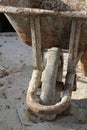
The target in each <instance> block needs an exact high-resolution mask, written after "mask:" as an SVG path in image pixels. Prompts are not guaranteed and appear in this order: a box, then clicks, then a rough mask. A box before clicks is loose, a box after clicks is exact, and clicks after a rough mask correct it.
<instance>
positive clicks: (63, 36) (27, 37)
mask: <svg viewBox="0 0 87 130" xmlns="http://www.w3.org/2000/svg"><path fill="white" fill-rule="evenodd" d="M57 2H58V3H57V4H58V6H56V7H55V6H54V7H52V5H55V3H56V0H54V1H52V0H50V2H49V3H47V1H46V0H43V1H41V0H37V1H36V0H26V1H25V0H15V1H14V0H2V1H1V2H0V12H3V13H5V14H6V16H7V18H8V20H9V21H10V23H11V24H12V25H13V27H14V29H15V30H16V32H17V33H18V35H19V36H20V38H21V39H22V41H23V42H24V43H26V44H27V45H31V30H30V23H29V22H30V15H34V16H36V15H38V16H39V15H40V18H41V43H42V48H50V47H52V46H54V47H61V48H63V49H68V45H69V38H70V27H71V19H72V17H74V18H75V17H76V18H77V19H86V18H87V15H86V12H85V11H79V12H78V11H75V10H76V9H78V10H82V9H84V10H85V8H86V5H87V4H86V1H85V0H84V1H83V2H82V0H78V1H76V0H74V1H73V2H72V0H68V2H67V0H62V1H61V0H59V1H58V0H57ZM43 3H45V4H43ZM49 4H50V6H49ZM26 7H28V8H26ZM29 7H30V8H29ZM35 8H38V9H35ZM42 9H44V10H42ZM54 10H55V11H54ZM56 11H60V12H56ZM80 49H81V50H84V49H85V50H87V21H86V20H83V22H82V29H81V37H80Z"/></svg>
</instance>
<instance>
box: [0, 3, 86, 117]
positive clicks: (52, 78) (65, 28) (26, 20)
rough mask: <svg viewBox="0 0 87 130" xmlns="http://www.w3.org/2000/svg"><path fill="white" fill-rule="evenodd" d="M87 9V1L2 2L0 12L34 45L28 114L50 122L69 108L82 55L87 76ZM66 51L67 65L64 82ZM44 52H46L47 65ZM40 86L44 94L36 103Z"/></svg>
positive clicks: (28, 43) (24, 40) (26, 40)
mask: <svg viewBox="0 0 87 130" xmlns="http://www.w3.org/2000/svg"><path fill="white" fill-rule="evenodd" d="M86 7H87V0H83V1H81V0H78V1H76V0H73V1H72V0H54V1H53V0H48V1H47V0H37V1H36V0H26V1H25V0H15V1H14V0H1V1H0V12H1V13H4V14H5V16H6V17H7V19H8V20H9V22H10V23H11V24H12V26H13V27H14V29H15V30H16V32H17V34H18V35H19V37H20V38H21V40H22V41H23V42H24V43H26V44H27V45H29V46H32V52H33V53H32V55H33V56H32V57H33V72H32V77H31V80H30V82H29V87H28V91H27V96H26V100H27V104H28V106H29V112H32V113H34V114H39V115H42V116H45V119H47V120H53V119H55V117H56V115H57V114H61V113H63V112H65V111H66V110H67V109H68V108H69V107H70V104H71V95H72V91H73V90H75V89H76V65H77V63H78V61H79V59H80V58H81V56H82V57H84V58H82V60H81V61H82V62H83V65H84V66H85V68H86V69H85V73H86V74H87V61H86V58H85V57H86V54H87V20H86V19H87V10H86ZM65 49H67V50H68V64H67V74H66V78H65V82H63V81H62V73H63V50H65ZM44 50H47V56H46V64H45V65H44V55H43V53H44ZM83 54H84V55H83ZM84 61H85V62H84ZM38 87H41V93H40V96H39V101H38V102H37V101H36V100H35V97H36V94H37V89H38ZM57 97H60V98H58V99H57Z"/></svg>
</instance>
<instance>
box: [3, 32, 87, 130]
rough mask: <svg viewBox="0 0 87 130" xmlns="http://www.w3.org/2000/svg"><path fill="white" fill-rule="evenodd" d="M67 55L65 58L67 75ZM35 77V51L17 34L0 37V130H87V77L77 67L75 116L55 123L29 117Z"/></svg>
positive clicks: (73, 96)
mask: <svg viewBox="0 0 87 130" xmlns="http://www.w3.org/2000/svg"><path fill="white" fill-rule="evenodd" d="M67 56H68V55H67V54H64V59H65V65H64V75H63V80H64V78H65V74H66V64H67ZM31 74H32V50H31V47H28V46H27V45H25V44H24V43H22V42H21V41H20V39H19V38H18V36H17V35H16V34H15V33H4V34H2V33H1V34H0V130H87V77H84V76H83V75H82V74H81V71H80V67H79V65H78V66H77V91H76V92H73V94H72V105H71V113H70V115H68V116H57V118H56V120H55V121H53V122H46V121H44V122H41V121H37V120H36V119H33V120H32V121H31V118H30V117H29V116H30V115H29V116H28V113H26V112H25V111H24V110H25V108H26V92H27V88H28V84H29V80H30V78H31Z"/></svg>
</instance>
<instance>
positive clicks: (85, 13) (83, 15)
mask: <svg viewBox="0 0 87 130" xmlns="http://www.w3.org/2000/svg"><path fill="white" fill-rule="evenodd" d="M0 13H10V14H21V15H34V16H36V15H42V16H46V15H47V16H57V17H69V18H75V19H87V10H79V11H78V10H77V11H64V12H63V11H59V12H57V11H52V10H43V9H35V8H25V7H13V6H3V5H0Z"/></svg>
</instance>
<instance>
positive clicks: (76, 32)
mask: <svg viewBox="0 0 87 130" xmlns="http://www.w3.org/2000/svg"><path fill="white" fill-rule="evenodd" d="M80 31H81V21H75V20H72V27H71V35H70V43H69V56H68V67H67V75H66V81H65V89H68V88H69V89H71V91H72V90H73V85H74V79H75V72H76V70H75V69H76V64H77V62H78V47H79V39H80Z"/></svg>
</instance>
